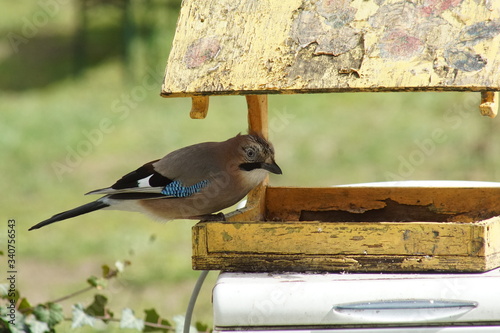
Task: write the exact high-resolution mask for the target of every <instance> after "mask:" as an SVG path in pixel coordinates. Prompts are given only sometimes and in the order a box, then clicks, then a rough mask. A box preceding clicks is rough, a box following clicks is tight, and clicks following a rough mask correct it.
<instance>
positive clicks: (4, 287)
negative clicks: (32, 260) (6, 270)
mask: <svg viewBox="0 0 500 333" xmlns="http://www.w3.org/2000/svg"><path fill="white" fill-rule="evenodd" d="M8 294H9V284H7V283H0V296H1V297H2V298H7V295H8Z"/></svg>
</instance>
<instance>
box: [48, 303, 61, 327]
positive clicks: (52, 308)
mask: <svg viewBox="0 0 500 333" xmlns="http://www.w3.org/2000/svg"><path fill="white" fill-rule="evenodd" d="M48 307H49V322H48V324H49V327H51V328H52V327H54V326H55V325H57V324H59V323H60V322H61V321H63V320H64V313H63V307H62V306H61V305H60V304H57V303H48Z"/></svg>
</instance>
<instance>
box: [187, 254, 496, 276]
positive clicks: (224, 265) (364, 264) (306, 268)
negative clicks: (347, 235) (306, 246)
mask: <svg viewBox="0 0 500 333" xmlns="http://www.w3.org/2000/svg"><path fill="white" fill-rule="evenodd" d="M499 266H500V259H499V258H498V257H495V258H492V259H490V260H485V258H484V257H439V256H435V257H430V256H388V255H380V256H364V255H346V256H338V257H331V256H313V255H264V254H239V255H238V256H234V255H229V254H221V255H217V256H193V269H196V270H223V271H229V272H280V271H281V272H338V271H345V272H485V271H488V270H491V269H494V268H496V267H499Z"/></svg>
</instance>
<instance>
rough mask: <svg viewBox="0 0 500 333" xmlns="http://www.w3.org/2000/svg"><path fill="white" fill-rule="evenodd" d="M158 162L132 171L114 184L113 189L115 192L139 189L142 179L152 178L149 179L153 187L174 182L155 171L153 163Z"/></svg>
mask: <svg viewBox="0 0 500 333" xmlns="http://www.w3.org/2000/svg"><path fill="white" fill-rule="evenodd" d="M157 161H158V160H155V161H151V162H149V163H146V164H144V165H143V166H141V167H140V168H138V169H137V170H135V171H132V172H130V173H128V174H126V175H125V176H123V177H122V178H120V179H119V180H118V181H117V182H116V183H114V184H113V185H112V186H111V188H112V189H115V190H121V189H127V188H134V187H137V182H138V181H139V180H141V179H144V178H147V177H149V176H152V177H151V178H150V179H149V184H150V186H151V187H163V186H166V185H168V184H170V183H171V182H172V180H171V179H169V178H167V177H163V176H162V175H160V174H159V173H157V172H156V171H155V169H154V166H153V163H155V162H157Z"/></svg>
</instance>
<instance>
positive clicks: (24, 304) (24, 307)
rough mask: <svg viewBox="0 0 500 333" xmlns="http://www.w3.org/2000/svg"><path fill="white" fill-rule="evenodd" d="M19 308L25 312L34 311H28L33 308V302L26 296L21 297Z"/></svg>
mask: <svg viewBox="0 0 500 333" xmlns="http://www.w3.org/2000/svg"><path fill="white" fill-rule="evenodd" d="M17 309H18V310H19V311H21V312H23V313H31V312H32V311H28V310H29V309H31V304H30V302H28V300H27V299H26V297H23V298H21V302H19V305H18V306H17Z"/></svg>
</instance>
